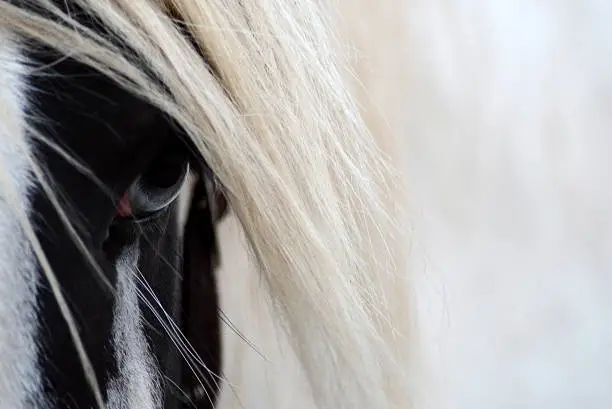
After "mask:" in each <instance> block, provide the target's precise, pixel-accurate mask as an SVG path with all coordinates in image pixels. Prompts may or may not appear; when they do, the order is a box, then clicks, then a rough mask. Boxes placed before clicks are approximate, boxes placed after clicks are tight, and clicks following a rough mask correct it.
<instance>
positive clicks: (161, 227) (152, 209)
mask: <svg viewBox="0 0 612 409" xmlns="http://www.w3.org/2000/svg"><path fill="white" fill-rule="evenodd" d="M12 52H15V55H13V57H15V56H16V55H17V53H18V52H17V50H16V49H15V50H13V51H12ZM19 53H21V54H25V57H26V60H27V61H29V63H30V65H31V66H32V67H34V70H30V73H28V74H24V75H21V76H20V77H19V80H20V81H21V82H22V87H21V89H22V91H23V94H24V97H25V100H26V101H27V103H25V104H23V105H22V106H21V109H22V111H21V114H22V115H23V118H25V122H26V123H27V124H28V126H29V127H31V128H32V129H34V130H35V132H34V133H33V135H28V137H27V138H28V144H27V145H28V148H29V149H31V151H32V152H34V153H35V156H36V158H37V160H38V162H39V164H40V165H41V167H42V169H43V170H44V173H45V175H46V177H47V178H48V180H49V182H50V183H51V185H50V186H51V189H52V190H53V191H54V193H55V196H56V198H57V199H58V200H59V201H60V203H61V204H62V207H63V209H64V210H65V216H67V217H68V219H69V221H70V223H71V225H72V226H74V231H72V232H71V231H70V229H69V228H68V227H67V226H66V224H65V220H64V221H63V220H62V216H61V215H60V213H58V212H57V210H56V208H55V207H54V205H53V203H52V200H51V199H50V197H49V195H48V194H46V193H45V192H44V191H43V189H42V187H41V186H40V185H39V184H33V187H32V188H30V189H29V194H27V195H26V196H27V197H28V201H29V204H30V208H29V209H28V214H29V215H30V217H31V221H32V223H33V225H34V226H35V228H36V235H37V238H38V240H39V241H40V243H41V246H42V250H43V251H44V253H45V255H46V257H47V258H48V261H49V263H50V267H51V269H52V270H53V272H54V275H55V277H56V278H57V282H58V284H59V287H60V288H61V292H62V294H63V296H64V298H65V300H66V304H67V306H68V308H69V309H70V311H72V315H73V318H74V321H75V324H76V329H77V330H78V333H79V336H80V340H81V342H82V347H83V350H84V351H85V353H86V354H87V356H88V358H89V360H90V363H91V367H92V369H93V374H94V375H95V378H96V379H97V383H98V386H99V390H100V392H101V393H100V394H99V395H98V396H96V394H95V393H94V389H93V388H92V386H91V385H90V382H88V378H87V376H86V373H85V371H84V368H83V362H82V356H81V355H80V352H79V350H78V348H77V346H76V345H75V343H74V342H73V341H74V339H73V336H74V334H71V329H70V326H69V325H68V323H67V321H66V319H65V318H66V317H65V314H64V313H63V312H62V308H61V306H60V304H59V303H58V300H57V298H56V296H55V295H54V293H53V291H52V290H51V285H52V283H51V282H50V281H49V280H47V278H45V276H44V274H43V273H42V269H41V266H39V265H38V266H37V265H36V262H35V261H34V260H35V258H34V257H33V254H32V253H31V252H30V251H29V250H27V245H26V244H25V242H24V243H21V244H19V246H21V247H20V248H22V249H23V251H24V254H27V257H26V258H24V259H23V260H21V261H20V262H23V263H25V261H26V259H27V261H29V262H30V264H31V267H29V268H24V265H23V264H22V265H20V266H15V263H16V262H17V261H16V259H14V258H13V259H12V260H11V259H10V257H9V258H7V257H4V259H5V263H4V264H6V265H4V266H3V269H4V270H5V271H4V272H3V273H2V275H3V276H7V277H8V275H10V274H15V271H19V274H22V275H24V274H27V277H28V279H27V280H25V281H27V283H28V285H27V286H22V287H20V288H17V287H16V286H14V287H13V288H12V289H11V288H10V287H9V286H8V284H6V285H5V288H4V290H2V289H0V293H2V292H3V291H4V292H7V293H8V292H10V291H12V290H15V291H22V292H25V291H26V289H27V291H30V292H31V293H30V294H27V295H24V297H23V300H22V301H23V305H24V306H25V307H27V309H28V313H27V314H22V315H23V316H22V317H21V318H19V319H13V321H21V323H20V324H18V325H16V326H15V328H17V329H18V330H19V331H21V333H22V335H23V339H22V341H23V342H22V343H21V345H18V344H17V343H15V342H12V343H11V340H10V338H9V337H4V336H0V361H3V360H4V359H5V355H10V354H14V356H21V355H23V356H21V358H20V359H19V360H17V359H15V365H12V364H11V363H10V360H9V362H8V363H7V361H6V360H5V364H4V366H3V364H0V403H2V401H4V402H8V403H9V406H10V407H12V408H26V407H27V408H43V407H45V408H46V407H52V408H55V407H58V408H59V407H74V408H86V407H87V408H90V407H92V408H93V407H97V406H98V404H99V401H100V400H102V401H103V402H104V404H105V405H106V406H107V407H109V408H135V407H138V408H158V407H163V408H180V407H182V405H183V404H184V402H190V401H191V403H195V405H196V407H210V406H211V405H212V403H211V402H210V400H209V398H212V396H211V393H212V394H214V392H215V391H216V390H217V388H216V387H215V386H214V385H213V383H214V381H215V380H214V379H213V378H212V377H211V375H209V374H208V373H206V372H204V370H203V369H202V366H203V365H202V364H205V365H207V366H209V367H210V368H211V369H212V370H213V371H218V355H219V354H218V348H219V345H218V342H219V336H218V328H217V320H216V295H215V290H214V282H213V281H212V276H211V275H210V270H211V269H212V267H213V263H214V258H213V257H214V248H215V241H214V231H213V220H212V215H211V212H210V211H209V208H210V206H207V204H208V202H207V197H208V196H207V189H206V188H205V184H204V183H203V181H202V180H200V182H199V184H196V189H195V190H193V189H192V187H193V184H190V183H188V181H189V180H190V178H189V172H188V169H189V164H190V163H191V169H195V172H192V173H196V174H197V173H198V170H199V169H200V161H199V160H198V158H197V157H196V156H194V155H193V154H192V150H190V149H189V147H188V145H187V144H186V143H185V142H184V140H183V139H182V138H181V133H180V130H179V129H178V128H177V127H176V126H174V125H173V123H172V122H171V121H170V120H169V119H168V118H167V117H166V116H164V115H163V114H162V113H161V112H159V111H158V110H157V109H155V108H153V107H152V106H150V105H148V104H147V103H145V102H143V101H141V100H139V99H138V98H136V97H134V96H132V95H130V94H129V93H127V92H126V91H124V90H122V89H120V88H119V87H118V86H116V85H115V84H113V83H112V82H110V81H109V80H108V79H106V78H105V77H104V76H103V75H102V74H100V73H97V72H94V71H93V70H91V69H89V68H87V67H85V66H84V65H82V64H79V63H77V62H75V61H73V60H70V59H61V58H60V57H61V56H58V55H55V54H54V53H53V52H50V51H49V50H44V49H41V48H37V51H30V52H27V53H26V52H24V51H23V50H21V51H20V52H19ZM10 57H11V56H9V58H10ZM9 61H10V60H9ZM40 67H45V68H44V69H43V68H40ZM1 137H2V134H1V133H0V138H1ZM9 153H10V152H9ZM9 153H7V152H5V156H6V157H10V155H9ZM67 155H68V156H69V157H70V159H67ZM74 161H76V162H78V164H75V163H74ZM9 168H10V165H9ZM15 169H16V168H15ZM15 169H12V170H11V169H9V171H10V172H13V171H14V170H15ZM13 173H15V172H13ZM24 180H25V179H24ZM190 194H192V196H193V200H194V202H197V203H198V206H192V207H191V210H190V212H189V215H188V217H187V219H186V218H185V216H187V214H181V211H180V210H181V208H183V209H184V208H189V206H180V205H181V204H187V205H189V204H190V203H189V202H187V201H188V200H189V199H188V197H189V196H190ZM181 201H182V203H181ZM0 211H1V209H0ZM183 213H184V212H183ZM185 221H186V222H187V223H186V224H187V228H186V229H185V228H184V226H185ZM0 224H1V223H0ZM74 233H76V234H77V235H78V237H79V239H80V244H79V240H75V237H74ZM0 235H1V236H2V240H3V241H6V240H10V238H9V236H10V235H11V233H10V232H9V231H6V230H2V231H0ZM184 251H186V252H187V253H186V254H184ZM22 270H23V271H22ZM5 278H6V277H5ZM25 281H24V282H25ZM0 286H2V285H1V284H0ZM195 293H197V298H196V297H193V296H192V294H195ZM7 302H8V301H7ZM15 314H16V312H15V311H12V310H10V309H4V310H2V309H0V328H2V327H3V325H2V323H1V320H5V321H6V320H9V321H10V320H11V319H12V318H11V317H13V318H14V317H15ZM195 314H198V318H197V319H194V316H195ZM206 314H208V316H212V317H214V319H210V317H209V319H208V320H207V315H206ZM24 320H26V321H27V322H23V321H24ZM200 320H201V321H200ZM204 322H207V323H208V325H204V324H203V323H204ZM4 328H7V329H8V330H10V328H11V327H10V325H4ZM192 346H193V347H192ZM26 350H27V351H26ZM24 351H26V352H24ZM28 351H29V352H28ZM20 354H21V355H20ZM181 355H182V356H181ZM197 356H202V357H203V359H204V362H202V361H201V360H199V358H195V357H197ZM185 360H187V361H191V364H190V365H186V364H185ZM24 362H29V363H28V364H27V365H26V364H25V363H24ZM194 370H195V372H196V374H195V375H194V374H193V371H194ZM207 383H208V386H206V385H207ZM202 384H203V385H205V388H204V390H202V388H201V387H199V385H202ZM194 391H195V392H196V393H195V395H193V394H192V395H190V393H191V392H194ZM9 406H7V407H9ZM0 407H4V406H3V404H0Z"/></svg>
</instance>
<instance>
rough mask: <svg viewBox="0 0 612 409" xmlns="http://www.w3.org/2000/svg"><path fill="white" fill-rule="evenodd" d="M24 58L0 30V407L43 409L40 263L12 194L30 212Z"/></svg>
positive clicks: (4, 408)
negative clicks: (38, 336) (38, 291)
mask: <svg viewBox="0 0 612 409" xmlns="http://www.w3.org/2000/svg"><path fill="white" fill-rule="evenodd" d="M19 60H20V52H19V49H18V47H17V45H16V44H15V43H13V42H12V41H11V39H10V38H9V36H8V35H7V34H6V33H4V32H2V31H0V192H2V193H0V409H32V408H41V407H43V403H44V399H42V397H41V396H40V370H39V367H38V364H37V352H38V348H37V345H36V339H35V336H36V327H37V318H36V316H37V312H36V284H37V279H38V276H37V269H36V263H35V262H34V256H33V253H32V252H31V250H30V247H29V245H28V243H27V240H26V237H25V235H24V234H23V233H22V230H21V229H20V225H19V223H18V221H17V220H18V219H17V217H16V216H15V211H14V205H15V202H14V201H11V199H10V194H9V193H8V192H9V191H10V189H14V188H16V189H17V191H18V192H17V194H18V196H19V200H18V201H20V202H21V206H25V207H26V209H25V210H26V212H27V211H28V210H29V206H30V201H29V194H28V193H29V190H30V188H31V187H32V180H31V174H30V172H29V170H28V165H27V161H26V159H25V153H24V152H25V150H26V149H28V147H27V144H26V136H25V135H26V131H25V126H24V125H25V119H24V111H25V110H24V108H25V95H24V91H25V81H24V77H25V67H23V65H22V64H21V63H20V62H19ZM11 185H12V186H13V187H12V188H11V187H10V186H11Z"/></svg>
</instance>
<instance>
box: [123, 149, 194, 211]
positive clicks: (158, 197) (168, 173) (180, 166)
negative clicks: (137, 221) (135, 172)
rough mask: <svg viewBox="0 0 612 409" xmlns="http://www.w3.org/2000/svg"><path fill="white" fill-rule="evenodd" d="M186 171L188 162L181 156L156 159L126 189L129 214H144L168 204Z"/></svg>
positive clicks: (176, 193)
mask: <svg viewBox="0 0 612 409" xmlns="http://www.w3.org/2000/svg"><path fill="white" fill-rule="evenodd" d="M188 173H189V163H188V162H187V161H185V159H184V158H183V157H180V156H168V157H163V158H160V159H158V160H156V161H155V162H154V163H153V164H152V165H151V166H150V167H149V169H147V171H146V172H144V173H143V174H141V175H140V176H139V177H138V179H136V181H135V182H134V183H133V184H132V185H131V186H130V188H129V189H128V191H127V194H126V199H127V201H128V203H129V208H130V213H131V215H132V216H135V217H142V216H146V215H148V214H151V213H155V212H157V211H160V210H162V209H164V208H165V207H166V206H168V205H170V204H171V203H172V202H173V201H174V199H176V197H177V196H178V195H179V193H180V191H181V188H182V187H183V184H184V183H185V180H186V179H187V175H188Z"/></svg>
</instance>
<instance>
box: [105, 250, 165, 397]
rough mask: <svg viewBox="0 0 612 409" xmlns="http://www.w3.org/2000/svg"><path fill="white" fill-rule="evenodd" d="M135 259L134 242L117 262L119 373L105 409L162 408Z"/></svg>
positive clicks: (115, 328) (115, 337)
mask: <svg viewBox="0 0 612 409" xmlns="http://www.w3.org/2000/svg"><path fill="white" fill-rule="evenodd" d="M138 259H139V255H138V242H136V243H134V244H133V245H131V246H129V247H128V248H126V249H125V250H124V251H123V253H122V254H121V256H120V257H119V260H118V261H117V294H116V303H115V315H114V322H113V345H114V348H115V359H116V360H117V366H118V371H119V374H118V377H117V378H115V379H113V380H111V382H110V384H109V390H108V404H107V408H108V409H134V408H138V409H154V408H160V407H161V394H160V385H159V381H158V376H157V371H156V369H155V364H154V363H153V359H152V358H151V355H150V353H149V348H148V342H147V339H146V337H145V335H144V332H143V322H142V317H141V311H140V308H139V306H138V289H137V286H136V275H137V274H140V272H139V271H138Z"/></svg>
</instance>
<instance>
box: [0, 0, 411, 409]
mask: <svg viewBox="0 0 612 409" xmlns="http://www.w3.org/2000/svg"><path fill="white" fill-rule="evenodd" d="M332 16H334V9H333V7H329V8H328V7H327V6H326V5H324V4H322V3H319V2H317V1H314V0H312V1H311V0H308V1H304V2H286V1H282V0H272V1H268V2H262V3H260V4H245V3H244V2H241V1H216V0H211V1H209V0H205V1H202V0H168V1H157V0H111V1H105V2H99V1H97V0H95V1H94V0H74V1H46V0H40V1H13V0H3V1H1V2H0V38H1V41H0V56H1V57H0V64H1V69H0V82H1V84H2V87H0V89H1V91H0V103H1V105H2V118H1V119H0V192H1V195H0V197H1V200H0V220H1V222H0V242H1V246H0V248H1V250H0V266H1V271H2V273H1V277H2V279H1V280H0V282H1V284H0V299H1V300H2V303H1V305H2V307H1V308H0V328H1V329H2V332H1V335H0V407H1V408H2V409H4V408H7V409H8V408H10V409H22V408H36V409H43V408H45V409H46V408H60V407H61V408H109V409H119V408H125V409H127V408H130V409H131V408H143V409H144V408H151V409H152V408H165V409H178V408H182V407H197V408H212V407H214V406H215V404H216V397H217V395H218V393H219V390H220V385H225V387H228V385H229V383H228V382H227V381H225V379H224V374H223V373H224V370H223V369H222V368H221V366H222V365H221V364H222V360H221V351H220V350H221V349H223V346H222V345H221V339H220V325H221V324H220V323H221V321H222V319H223V315H222V314H221V315H219V301H218V294H217V283H216V276H215V273H214V271H215V269H216V268H217V266H218V264H219V263H220V262H219V260H218V255H217V240H216V233H215V231H216V230H215V229H216V227H215V226H216V225H217V223H218V222H219V220H220V219H221V218H222V217H223V215H224V213H226V211H225V209H231V213H232V214H233V215H234V216H235V217H236V218H237V219H238V220H240V225H241V230H242V234H243V237H244V240H245V241H246V242H247V243H248V246H249V251H250V253H251V256H252V260H254V262H255V263H256V265H257V269H256V270H257V273H256V274H257V275H258V276H259V277H260V279H261V285H262V288H265V289H266V292H267V293H268V294H269V301H270V304H269V305H270V308H271V311H274V317H275V320H276V325H275V328H276V329H277V330H279V332H283V333H286V334H288V336H289V338H290V339H291V342H292V344H293V348H294V350H295V352H296V354H297V356H298V357H299V358H298V359H299V361H300V363H301V366H302V370H303V374H304V377H305V379H306V381H307V384H308V385H309V388H311V389H312V392H313V396H315V397H316V400H317V404H318V405H320V407H321V408H326V407H327V408H349V407H350V408H359V407H363V408H365V407H368V408H372V407H380V408H382V407H385V408H387V407H405V404H406V402H407V401H406V400H405V399H404V397H403V395H404V394H405V386H406V379H407V375H406V374H405V369H404V368H405V366H404V365H401V364H400V359H401V357H402V353H401V352H400V349H401V348H400V346H401V345H402V342H403V341H402V342H400V341H399V340H400V339H404V337H406V333H403V331H402V328H401V325H400V324H401V323H402V322H403V321H401V320H398V319H397V317H396V315H398V314H399V315H403V314H404V309H403V308H397V307H398V305H400V304H401V303H400V304H397V305H394V300H393V297H392V295H393V294H395V295H396V296H397V300H403V299H408V297H403V296H402V291H400V289H401V288H403V285H399V286H396V285H394V283H399V282H400V281H402V280H403V278H402V277H401V275H400V274H397V273H398V269H397V266H396V264H395V262H394V258H395V253H394V250H393V246H394V245H393V243H395V242H397V240H395V239H394V237H395V235H400V234H401V231H400V230H401V229H398V222H397V218H396V212H397V211H398V210H397V209H396V207H397V206H396V204H395V201H394V200H393V198H392V194H391V192H392V190H393V189H392V187H391V186H392V185H393V183H394V182H393V181H394V180H395V178H396V175H395V174H394V172H393V170H392V166H391V165H390V163H389V160H388V158H386V157H385V155H384V153H383V152H382V151H381V150H380V148H379V146H378V144H377V143H376V140H375V138H374V137H373V135H372V134H371V133H370V132H369V130H368V128H367V126H366V125H365V123H364V122H363V120H362V118H361V115H360V112H359V109H358V105H357V103H356V101H355V99H354V98H353V96H352V94H351V91H350V89H349V86H348V82H347V80H346V76H347V74H348V71H349V70H348V69H347V67H348V65H347V64H346V57H347V56H346V54H347V53H346V50H345V49H344V48H343V42H342V41H341V40H340V38H341V35H340V34H339V33H337V32H336V30H335V29H334V25H333V23H332V22H333V21H334V19H333V18H332ZM393 287H397V288H396V289H393V291H389V290H390V289H392V288H393ZM228 325H231V323H229V324H228ZM245 342H246V341H245Z"/></svg>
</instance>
